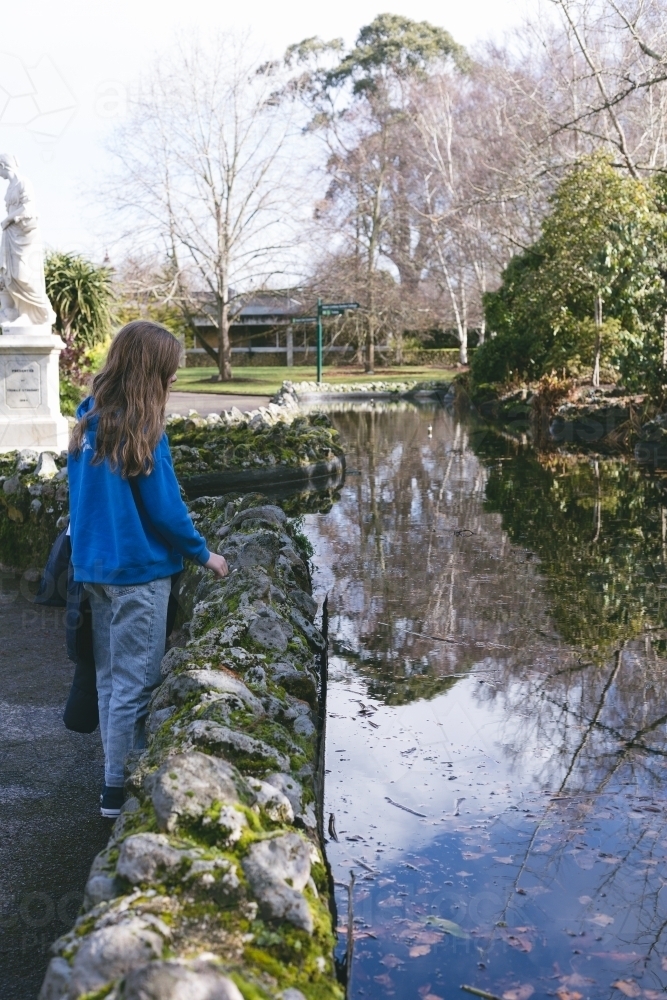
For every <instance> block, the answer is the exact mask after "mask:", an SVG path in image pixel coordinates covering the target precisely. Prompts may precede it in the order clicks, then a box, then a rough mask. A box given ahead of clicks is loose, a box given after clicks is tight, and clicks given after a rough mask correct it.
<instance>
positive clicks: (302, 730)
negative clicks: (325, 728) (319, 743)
mask: <svg viewBox="0 0 667 1000" xmlns="http://www.w3.org/2000/svg"><path fill="white" fill-rule="evenodd" d="M293 728H294V732H295V733H296V734H297V736H313V734H314V733H315V726H314V725H313V723H312V722H311V721H310V719H309V718H308V716H307V715H300V716H299V717H298V719H295V720H294V727H293Z"/></svg>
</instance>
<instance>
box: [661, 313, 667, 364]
mask: <svg viewBox="0 0 667 1000" xmlns="http://www.w3.org/2000/svg"><path fill="white" fill-rule="evenodd" d="M662 367H663V368H667V312H666V313H665V314H664V315H663V317H662Z"/></svg>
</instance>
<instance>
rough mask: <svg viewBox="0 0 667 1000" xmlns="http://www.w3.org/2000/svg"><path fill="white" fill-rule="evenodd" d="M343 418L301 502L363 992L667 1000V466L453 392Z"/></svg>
mask: <svg viewBox="0 0 667 1000" xmlns="http://www.w3.org/2000/svg"><path fill="white" fill-rule="evenodd" d="M332 419H333V420H334V423H335V424H336V426H337V427H338V429H339V430H340V432H341V434H342V435H343V438H344V439H345V442H346V446H347V454H348V470H349V471H348V476H347V480H346V484H345V486H344V488H343V490H342V493H341V499H340V501H339V502H338V503H336V504H335V505H334V507H333V509H332V510H331V511H330V512H329V513H327V514H322V515H317V514H309V515H307V517H306V519H305V521H306V529H307V532H308V534H309V537H310V539H311V541H312V543H313V546H314V548H315V556H314V563H315V565H316V586H317V590H318V592H319V595H320V596H323V595H324V594H325V593H328V594H329V616H330V679H329V692H328V719H327V744H326V769H327V775H326V791H325V796H326V801H325V821H326V820H329V817H330V816H331V819H330V820H329V822H330V826H329V843H328V856H329V860H330V863H331V865H332V869H333V873H334V878H335V880H336V883H337V887H336V891H337V905H338V913H339V925H340V946H339V947H340V954H341V956H342V955H344V952H345V941H346V933H345V929H346V925H347V890H346V886H347V885H348V884H349V881H350V875H351V873H354V875H355V879H356V881H355V884H354V888H353V900H354V904H353V918H354V928H355V929H354V957H353V963H352V976H351V985H350V991H349V995H350V997H353V998H360V997H384V996H387V997H389V996H393V997H396V998H401V1000H402V998H405V1000H407V998H411V1000H412V998H423V1000H437V998H443V1000H450V998H451V1000H453V998H455V997H463V998H464V997H465V996H466V995H470V994H466V993H465V992H461V985H462V984H465V985H468V986H471V987H473V988H474V989H476V990H482V991H486V992H487V993H489V994H492V995H493V996H495V997H502V998H504V1000H528V998H530V997H534V998H535V1000H541V998H546V997H554V996H555V997H557V998H558V1000H582V998H595V1000H597V998H602V997H604V998H614V997H618V998H619V1000H620V998H621V997H623V996H626V997H645V998H647V1000H657V998H658V997H663V996H664V990H665V988H666V987H667V889H664V887H665V886H666V885H667V821H666V820H667V728H666V726H667V628H666V626H667V620H666V611H667V606H666V602H667V569H666V567H665V553H666V547H667V497H666V495H665V493H664V492H663V488H662V484H661V481H660V480H659V479H655V478H650V477H649V476H647V475H645V474H643V473H642V472H640V471H639V470H637V469H636V467H634V466H633V465H632V464H631V463H628V462H613V461H597V462H596V461H593V460H590V459H585V460H582V461H577V460H575V459H573V458H563V457H558V456H551V457H549V458H539V457H538V456H537V455H536V454H535V453H534V452H531V451H530V450H528V449H524V450H521V449H518V448H517V447H516V445H515V444H513V443H512V442H509V441H505V440H503V439H502V438H499V437H497V436H496V435H494V434H492V433H491V432H489V431H488V430H485V429H484V428H476V427H475V426H474V424H471V423H470V422H466V421H463V422H462V421H460V420H458V419H457V418H456V417H455V415H453V414H451V413H449V412H447V411H446V410H445V409H442V408H435V407H428V408H423V407H422V408H419V409H418V408H416V407H414V406H411V405H408V404H405V405H400V406H398V407H394V408H390V407H388V408H384V409H381V408H380V407H379V406H378V407H376V408H372V407H366V408H364V409H356V410H355V409H350V410H349V411H348V412H333V413H332ZM334 835H335V836H336V837H337V838H338V839H337V840H336V839H334Z"/></svg>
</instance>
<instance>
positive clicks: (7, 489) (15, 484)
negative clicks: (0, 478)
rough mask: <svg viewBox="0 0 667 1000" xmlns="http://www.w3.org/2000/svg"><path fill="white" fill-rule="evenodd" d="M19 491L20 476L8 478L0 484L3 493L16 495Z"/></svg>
mask: <svg viewBox="0 0 667 1000" xmlns="http://www.w3.org/2000/svg"><path fill="white" fill-rule="evenodd" d="M20 489H21V477H20V476H10V478H9V479H5V481H4V483H3V484H2V490H3V493H7V494H8V495H11V494H12V493H17V492H18V490H20Z"/></svg>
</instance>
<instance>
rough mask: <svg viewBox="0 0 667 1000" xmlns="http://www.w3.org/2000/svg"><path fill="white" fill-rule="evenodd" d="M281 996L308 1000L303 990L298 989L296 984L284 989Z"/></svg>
mask: <svg viewBox="0 0 667 1000" xmlns="http://www.w3.org/2000/svg"><path fill="white" fill-rule="evenodd" d="M280 998H281V1000H306V998H305V996H304V995H303V993H302V992H301V990H297V989H296V988H295V987H294V986H288V987H287V989H286V990H283V991H282V993H281V994H280Z"/></svg>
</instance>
